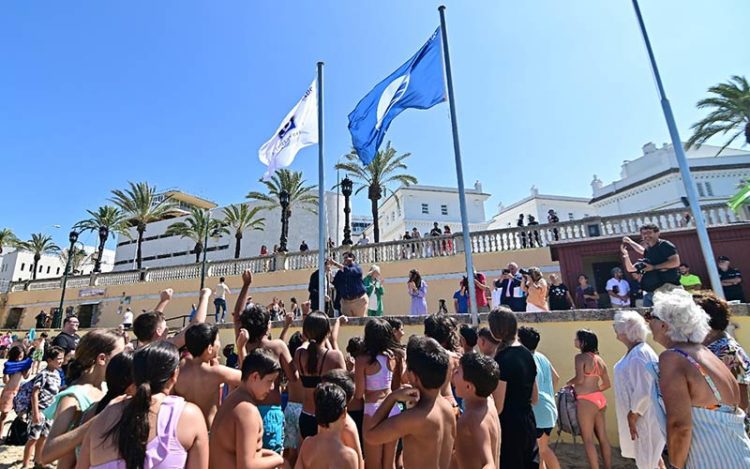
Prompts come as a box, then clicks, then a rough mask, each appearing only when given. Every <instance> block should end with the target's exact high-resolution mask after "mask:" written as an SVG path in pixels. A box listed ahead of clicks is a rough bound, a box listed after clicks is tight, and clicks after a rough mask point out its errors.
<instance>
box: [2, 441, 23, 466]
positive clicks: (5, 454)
mask: <svg viewBox="0 0 750 469" xmlns="http://www.w3.org/2000/svg"><path fill="white" fill-rule="evenodd" d="M21 459H23V446H7V445H1V446H0V469H10V468H13V469H17V468H20V467H21Z"/></svg>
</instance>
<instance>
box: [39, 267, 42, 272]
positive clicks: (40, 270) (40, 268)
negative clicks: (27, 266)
mask: <svg viewBox="0 0 750 469" xmlns="http://www.w3.org/2000/svg"><path fill="white" fill-rule="evenodd" d="M39 273H40V274H41V273H42V266H41V265H40V266H39Z"/></svg>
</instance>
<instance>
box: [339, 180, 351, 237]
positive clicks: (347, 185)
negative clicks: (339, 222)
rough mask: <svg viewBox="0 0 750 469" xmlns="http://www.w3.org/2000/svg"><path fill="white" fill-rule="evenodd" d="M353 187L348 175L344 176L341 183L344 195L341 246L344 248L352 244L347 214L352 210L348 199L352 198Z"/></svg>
mask: <svg viewBox="0 0 750 469" xmlns="http://www.w3.org/2000/svg"><path fill="white" fill-rule="evenodd" d="M353 187H354V181H352V180H351V179H349V176H348V175H347V176H344V179H343V180H342V181H341V193H342V194H344V240H343V241H342V242H341V244H343V245H345V246H350V245H352V244H354V243H353V242H352V228H351V225H350V223H349V214H350V213H351V212H352V209H351V208H350V207H349V197H351V196H352V189H353Z"/></svg>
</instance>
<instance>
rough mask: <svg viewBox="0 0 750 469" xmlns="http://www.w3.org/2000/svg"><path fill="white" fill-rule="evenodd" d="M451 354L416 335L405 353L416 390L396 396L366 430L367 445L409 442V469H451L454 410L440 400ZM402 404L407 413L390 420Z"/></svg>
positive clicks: (406, 449) (385, 403) (391, 396)
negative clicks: (399, 441)
mask: <svg viewBox="0 0 750 469" xmlns="http://www.w3.org/2000/svg"><path fill="white" fill-rule="evenodd" d="M448 362H449V358H448V352H446V351H445V349H444V348H443V347H441V346H440V344H438V343H437V342H436V341H435V340H434V339H430V338H427V337H419V336H414V337H412V338H410V339H409V345H408V346H407V349H406V375H407V377H408V378H409V382H411V383H412V385H413V386H414V387H413V388H412V387H406V388H401V389H398V390H396V391H393V392H392V393H390V394H389V395H388V397H386V398H385V400H384V401H383V402H382V404H381V405H380V407H379V408H378V410H377V411H376V412H375V415H374V416H373V417H372V419H370V421H369V425H367V426H365V441H366V442H367V443H368V444H371V445H382V444H385V443H387V442H390V441H396V440H397V439H399V438H403V440H404V453H403V454H404V469H421V468H426V467H429V468H439V469H447V468H448V467H449V466H450V461H451V456H452V453H453V441H454V439H455V437H456V417H455V414H454V413H453V407H452V406H451V404H450V403H449V402H448V401H447V400H446V399H444V398H442V397H440V388H441V387H442V386H443V384H444V383H445V380H446V377H447V374H448ZM397 402H405V403H406V407H407V409H406V410H405V411H403V412H402V413H400V414H399V415H395V416H393V417H390V418H388V414H389V413H390V411H391V409H392V408H393V406H394V405H396V403H397Z"/></svg>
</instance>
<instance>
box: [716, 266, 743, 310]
mask: <svg viewBox="0 0 750 469" xmlns="http://www.w3.org/2000/svg"><path fill="white" fill-rule="evenodd" d="M719 278H721V280H731V279H735V278H738V279H742V274H741V273H740V271H739V270H737V269H735V268H734V267H730V268H728V269H727V270H726V271H724V270H721V269H719ZM724 298H726V300H727V301H732V300H739V301H741V302H743V303H744V302H745V295H744V293H743V291H742V283H738V284H737V285H729V286H725V287H724Z"/></svg>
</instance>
